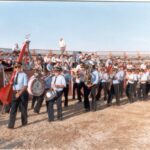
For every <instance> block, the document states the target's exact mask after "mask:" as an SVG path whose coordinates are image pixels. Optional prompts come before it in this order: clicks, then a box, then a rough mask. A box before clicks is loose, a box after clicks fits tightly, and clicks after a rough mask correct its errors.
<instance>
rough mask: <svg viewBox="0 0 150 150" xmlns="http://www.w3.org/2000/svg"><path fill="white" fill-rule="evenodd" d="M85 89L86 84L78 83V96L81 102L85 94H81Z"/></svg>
mask: <svg viewBox="0 0 150 150" xmlns="http://www.w3.org/2000/svg"><path fill="white" fill-rule="evenodd" d="M83 88H84V82H80V83H77V95H78V100H79V102H81V101H82V96H83V93H82V92H81V90H82V89H83Z"/></svg>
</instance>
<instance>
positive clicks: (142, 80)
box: [139, 69, 148, 100]
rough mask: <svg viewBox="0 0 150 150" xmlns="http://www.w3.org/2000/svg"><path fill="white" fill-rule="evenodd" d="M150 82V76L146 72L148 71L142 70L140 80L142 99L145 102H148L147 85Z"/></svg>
mask: <svg viewBox="0 0 150 150" xmlns="http://www.w3.org/2000/svg"><path fill="white" fill-rule="evenodd" d="M147 81H148V74H147V72H146V69H141V78H140V93H139V94H140V98H142V99H143V100H146V98H147V94H146V84H147Z"/></svg>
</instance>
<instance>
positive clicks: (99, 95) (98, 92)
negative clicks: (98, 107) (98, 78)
mask: <svg viewBox="0 0 150 150" xmlns="http://www.w3.org/2000/svg"><path fill="white" fill-rule="evenodd" d="M101 91H102V83H101V82H99V84H98V88H97V94H96V99H97V100H99V99H100V98H101Z"/></svg>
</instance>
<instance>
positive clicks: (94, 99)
mask: <svg viewBox="0 0 150 150" xmlns="http://www.w3.org/2000/svg"><path fill="white" fill-rule="evenodd" d="M97 88H98V85H94V86H92V87H91V97H92V102H91V110H93V111H96V106H97V105H96V93H97Z"/></svg>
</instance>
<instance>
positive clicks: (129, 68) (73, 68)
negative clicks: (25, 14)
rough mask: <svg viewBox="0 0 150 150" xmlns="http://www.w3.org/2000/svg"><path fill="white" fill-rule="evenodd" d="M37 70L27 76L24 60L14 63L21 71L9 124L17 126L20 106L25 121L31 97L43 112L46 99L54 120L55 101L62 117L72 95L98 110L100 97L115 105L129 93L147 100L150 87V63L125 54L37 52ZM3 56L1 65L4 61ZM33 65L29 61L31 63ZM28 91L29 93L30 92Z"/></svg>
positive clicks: (89, 108) (132, 97) (34, 106)
mask: <svg viewBox="0 0 150 150" xmlns="http://www.w3.org/2000/svg"><path fill="white" fill-rule="evenodd" d="M33 62H34V65H33V64H32V65H33V68H32V71H33V70H34V74H33V75H32V76H31V77H27V74H26V73H25V71H23V69H25V68H24V65H23V64H15V65H14V67H15V69H17V71H18V74H17V75H18V76H16V77H15V80H14V83H13V98H12V102H11V108H10V111H9V113H10V118H9V123H8V128H14V125H15V119H16V113H17V109H18V107H19V109H20V111H21V121H22V125H26V124H27V122H28V120H27V108H28V99H29V97H31V99H32V103H31V108H32V109H33V110H34V112H35V113H37V114H38V113H40V109H41V106H42V103H43V102H44V101H46V106H47V113H48V120H49V121H54V120H55V119H54V108H53V107H54V104H55V103H56V105H57V118H58V119H59V120H62V119H63V107H62V97H63V96H64V107H68V106H69V98H70V96H71V97H72V99H76V98H77V99H78V103H81V102H83V105H84V109H85V111H86V112H87V111H96V110H97V102H98V101H106V103H107V106H111V105H112V101H113V98H115V100H116V105H117V106H119V105H121V101H122V99H123V98H124V97H126V96H127V98H128V101H129V103H133V102H135V101H137V100H147V99H148V93H149V89H150V65H149V64H148V63H144V62H142V63H139V62H138V63H135V62H132V61H128V60H127V59H126V58H125V59H122V60H119V59H115V57H113V56H111V57H109V58H108V59H107V60H106V59H105V60H102V59H101V57H100V56H97V55H95V54H92V55H89V54H83V53H82V52H80V53H79V55H76V56H75V57H74V55H65V54H61V55H60V56H59V55H56V54H50V55H46V56H45V58H43V57H42V56H40V57H39V55H38V56H37V58H36V59H34V60H33ZM2 64H3V63H2V60H1V65H2ZM29 65H30V63H29ZM28 95H29V96H28Z"/></svg>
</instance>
